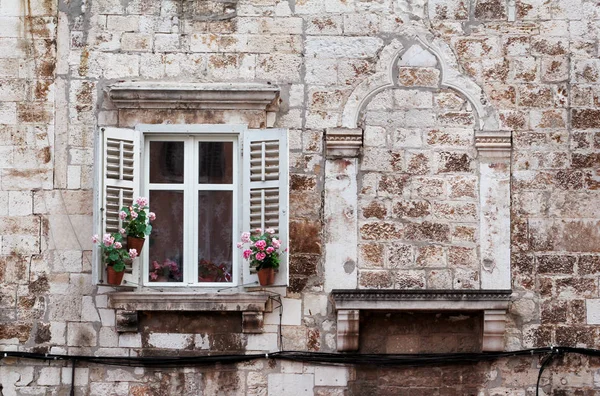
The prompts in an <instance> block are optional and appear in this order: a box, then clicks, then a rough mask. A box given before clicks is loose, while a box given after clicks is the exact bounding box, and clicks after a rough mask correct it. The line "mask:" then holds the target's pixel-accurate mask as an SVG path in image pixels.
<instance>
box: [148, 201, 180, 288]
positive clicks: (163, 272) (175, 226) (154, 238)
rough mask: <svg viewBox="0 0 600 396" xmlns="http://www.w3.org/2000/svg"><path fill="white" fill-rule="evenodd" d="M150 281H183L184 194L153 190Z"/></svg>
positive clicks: (151, 202) (151, 203)
mask: <svg viewBox="0 0 600 396" xmlns="http://www.w3.org/2000/svg"><path fill="white" fill-rule="evenodd" d="M150 207H151V208H152V211H153V212H154V213H156V220H154V221H153V222H152V233H151V234H150V238H149V245H150V246H149V248H150V252H149V257H150V260H149V264H150V265H149V274H148V280H149V281H150V282H182V281H183V215H184V211H183V191H150Z"/></svg>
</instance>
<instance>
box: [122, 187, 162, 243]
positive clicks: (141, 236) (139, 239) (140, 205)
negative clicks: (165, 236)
mask: <svg viewBox="0 0 600 396" xmlns="http://www.w3.org/2000/svg"><path fill="white" fill-rule="evenodd" d="M149 209H150V207H149V206H148V199H147V198H144V197H139V198H136V200H135V203H134V204H133V205H132V206H124V207H123V208H121V211H120V212H119V217H120V218H121V220H123V222H124V223H125V233H126V234H127V247H128V248H130V249H135V250H136V251H137V252H138V253H140V252H141V251H142V247H144V241H145V240H146V236H147V235H150V233H151V232H152V225H151V224H150V222H151V221H153V220H154V219H156V215H155V214H154V213H153V212H147V211H148V210H149Z"/></svg>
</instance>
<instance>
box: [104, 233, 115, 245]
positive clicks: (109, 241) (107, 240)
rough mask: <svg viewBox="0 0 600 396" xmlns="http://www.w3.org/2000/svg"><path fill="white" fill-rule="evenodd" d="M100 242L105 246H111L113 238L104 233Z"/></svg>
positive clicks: (113, 241)
mask: <svg viewBox="0 0 600 396" xmlns="http://www.w3.org/2000/svg"><path fill="white" fill-rule="evenodd" d="M102 242H103V243H104V245H105V246H112V244H113V243H115V238H114V237H113V236H112V235H110V234H104V238H102Z"/></svg>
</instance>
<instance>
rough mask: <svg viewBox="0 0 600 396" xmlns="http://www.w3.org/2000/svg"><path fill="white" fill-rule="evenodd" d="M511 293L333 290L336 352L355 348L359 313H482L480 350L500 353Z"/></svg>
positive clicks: (487, 291)
mask: <svg viewBox="0 0 600 396" xmlns="http://www.w3.org/2000/svg"><path fill="white" fill-rule="evenodd" d="M511 294H512V292H511V290H333V291H332V292H331V295H332V297H333V300H334V302H335V309H336V311H337V321H338V323H337V331H338V344H337V345H338V351H356V350H358V347H359V320H360V311H361V310H366V311H373V310H376V311H430V312H441V311H457V312H460V311H483V315H484V316H483V322H484V323H483V345H482V348H481V349H482V350H483V351H503V350H504V330H505V321H506V312H507V310H508V304H509V302H510V296H511Z"/></svg>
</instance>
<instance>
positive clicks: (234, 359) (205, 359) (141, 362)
mask: <svg viewBox="0 0 600 396" xmlns="http://www.w3.org/2000/svg"><path fill="white" fill-rule="evenodd" d="M564 353H574V354H580V355H585V356H596V357H598V356H600V350H598V349H589V348H571V347H561V348H556V347H547V348H534V349H525V350H519V351H509V352H482V353H429V354H361V353H327V352H303V351H280V352H274V353H261V354H248V355H242V354H238V355H197V356H173V357H162V356H151V357H143V356H142V357H139V356H127V357H118V356H84V355H74V356H69V355H52V354H39V353H31V352H16V351H12V352H9V351H6V352H0V361H1V359H3V358H6V357H13V358H22V359H35V360H46V361H47V360H61V361H71V362H72V363H73V370H74V368H75V364H76V363H81V362H86V363H95V364H103V365H108V366H130V367H140V366H144V367H182V366H199V365H210V364H232V363H240V362H245V361H250V360H255V359H263V358H273V359H281V360H293V361H298V362H310V363H315V364H329V365H378V366H412V367H418V366H430V365H441V364H466V363H476V362H482V361H492V360H496V359H500V358H509V357H516V356H537V355H548V354H550V355H549V356H548V357H547V358H546V359H544V361H543V363H542V367H541V368H540V373H539V375H538V384H539V379H540V378H541V375H542V372H543V370H544V369H545V368H546V367H547V366H548V364H550V362H551V359H553V358H554V357H556V356H557V355H558V354H564ZM74 374H75V373H73V379H72V381H73V384H74V382H75V377H74Z"/></svg>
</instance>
